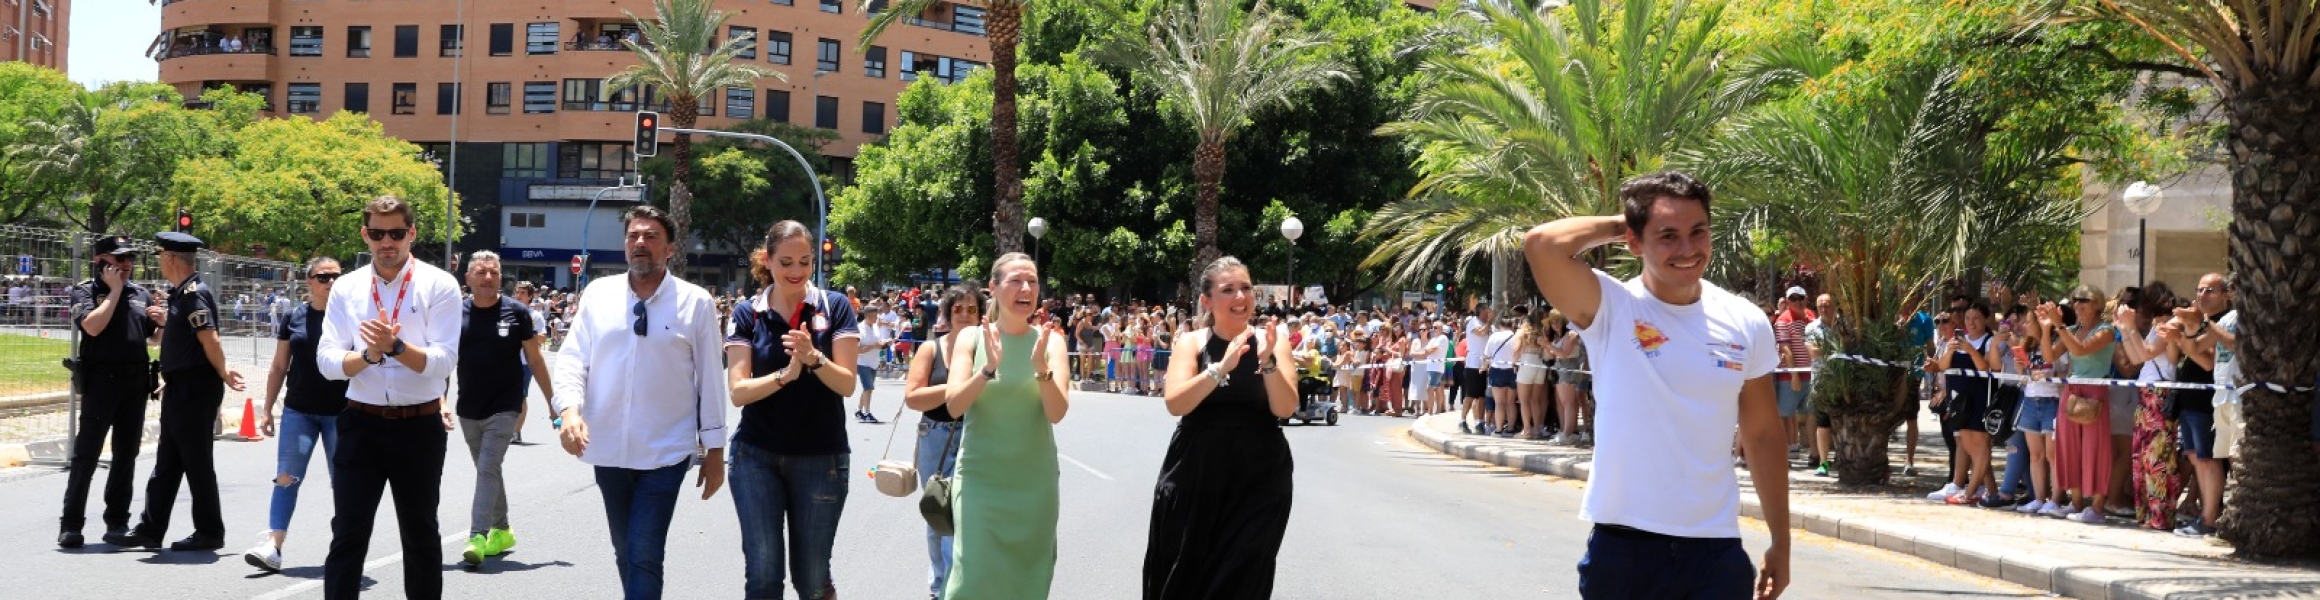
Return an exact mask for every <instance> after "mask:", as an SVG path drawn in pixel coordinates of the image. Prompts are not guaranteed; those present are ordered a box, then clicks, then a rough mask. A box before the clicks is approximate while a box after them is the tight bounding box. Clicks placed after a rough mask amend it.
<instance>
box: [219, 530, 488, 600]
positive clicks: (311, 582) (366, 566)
mask: <svg viewBox="0 0 2320 600" xmlns="http://www.w3.org/2000/svg"><path fill="white" fill-rule="evenodd" d="M466 539H467V534H465V533H454V534H451V535H448V536H444V537H443V542H442V544H441V545H445V546H449V545H451V544H452V543H453V542H459V541H464V540H466ZM399 562H403V553H401V552H396V553H394V554H389V555H386V556H381V557H379V558H376V559H372V560H371V561H370V562H367V563H363V568H362V570H363V572H365V573H368V572H370V571H371V570H372V569H377V568H379V567H384V566H387V565H391V564H395V563H399ZM318 587H322V580H321V579H308V580H306V581H301V582H298V584H297V585H292V586H290V587H286V588H282V589H279V590H274V591H272V592H268V593H266V594H263V595H259V596H254V597H251V598H250V600H282V599H283V598H288V597H291V596H296V595H299V594H303V593H306V591H307V590H312V589H314V588H318Z"/></svg>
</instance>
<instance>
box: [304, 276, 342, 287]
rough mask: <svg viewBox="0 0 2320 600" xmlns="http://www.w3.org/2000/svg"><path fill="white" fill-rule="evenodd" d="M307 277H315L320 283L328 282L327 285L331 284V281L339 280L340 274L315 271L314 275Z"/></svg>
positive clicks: (315, 280)
mask: <svg viewBox="0 0 2320 600" xmlns="http://www.w3.org/2000/svg"><path fill="white" fill-rule="evenodd" d="M307 278H309V279H313V280H314V282H315V283H320V284H326V285H327V284H329V283H330V282H332V281H337V280H338V274H337V273H315V274H313V275H308V276H307Z"/></svg>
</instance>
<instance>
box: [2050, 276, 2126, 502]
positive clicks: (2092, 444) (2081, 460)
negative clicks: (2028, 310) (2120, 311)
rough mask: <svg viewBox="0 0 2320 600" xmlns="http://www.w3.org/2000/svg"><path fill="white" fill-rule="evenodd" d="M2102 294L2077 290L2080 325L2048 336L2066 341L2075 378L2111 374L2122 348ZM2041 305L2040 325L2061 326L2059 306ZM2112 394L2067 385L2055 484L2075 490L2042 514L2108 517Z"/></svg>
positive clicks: (2073, 299)
mask: <svg viewBox="0 0 2320 600" xmlns="http://www.w3.org/2000/svg"><path fill="white" fill-rule="evenodd" d="M2101 297H2102V296H2101V295H2100V294H2098V293H2096V292H2095V290H2094V288H2092V287H2088V286H2083V285H2082V286H2079V287H2078V289H2076V290H2072V291H2071V293H2070V307H2071V311H2072V313H2073V315H2074V316H2075V317H2076V318H2077V321H2078V324H2077V325H2075V326H2071V327H2069V328H2068V329H2066V330H2056V331H2055V332H2054V333H2053V334H2052V335H2050V336H2049V338H2048V339H2051V340H2054V341H2058V342H2061V344H2060V345H2059V346H2057V347H2056V348H2055V350H2057V351H2061V350H2068V351H2069V353H2070V376H2071V377H2082V378H2102V377H2105V376H2108V375H2110V370H2111V353H2113V352H2116V351H2117V350H2118V348H2116V347H2115V345H2114V344H2113V343H2112V342H2113V338H2112V333H2113V332H2112V329H2111V326H2110V325H2108V324H2105V323H2103V322H2102V304H2101V300H2100V298H2101ZM2042 308H2043V310H2042V311H2041V314H2040V315H2039V326H2041V327H2046V328H2049V329H2055V328H2060V327H2062V322H2063V315H2062V310H2061V308H2060V307H2054V306H2047V307H2042ZM2109 395H2110V393H2109V392H2108V391H2106V390H2104V389H2103V386H2100V385H2088V384H2071V385H2069V386H2067V387H2064V388H2063V399H2062V408H2063V416H2062V419H2060V420H2058V421H2056V422H2055V425H2054V448H2053V457H2054V472H2055V481H2054V483H2053V486H2054V489H2055V492H2054V493H2055V494H2057V495H2058V496H2059V495H2060V494H2061V493H2062V492H2064V491H2068V492H2070V496H2071V502H2070V504H2068V505H2065V506H2061V507H2056V508H2051V509H2048V510H2046V511H2043V512H2041V513H2040V514H2044V515H2047V516H2052V517H2061V518H2067V519H2071V520H2074V521H2078V522H2081V523H2089V524H2100V523H2102V522H2103V515H2102V509H2103V500H2104V498H2105V496H2106V495H2107V493H2108V492H2109V490H2110V480H2111V435H2110V433H2111V432H2110V428H2111V425H2110V421H2111V416H2110V401H2109Z"/></svg>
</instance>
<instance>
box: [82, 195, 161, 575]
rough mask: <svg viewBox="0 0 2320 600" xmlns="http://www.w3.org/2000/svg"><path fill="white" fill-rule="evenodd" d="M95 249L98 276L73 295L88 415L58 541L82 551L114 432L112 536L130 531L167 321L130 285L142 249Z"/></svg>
mask: <svg viewBox="0 0 2320 600" xmlns="http://www.w3.org/2000/svg"><path fill="white" fill-rule="evenodd" d="M94 250H95V251H96V255H97V256H96V264H95V265H93V266H94V267H95V270H96V273H95V276H94V277H91V278H89V280H88V281H83V282H80V284H79V285H75V286H73V287H72V290H71V291H70V292H68V293H69V294H71V297H72V319H73V322H74V323H78V324H79V325H80V328H81V337H80V352H79V357H80V358H79V359H78V361H77V362H76V363H75V364H74V365H73V377H75V378H77V380H78V382H79V384H80V386H79V389H80V393H81V409H80V413H81V414H80V432H79V434H78V435H76V436H74V437H73V446H72V462H71V467H70V470H69V471H68V473H69V474H68V475H67V476H66V479H65V485H64V520H63V521H64V522H63V525H62V531H61V532H59V533H58V534H57V536H56V545H57V546H58V547H62V548H79V547H80V546H81V541H82V539H81V525H82V524H83V523H84V522H85V521H86V519H87V515H88V504H89V482H90V479H91V478H93V477H95V476H96V472H97V454H98V452H100V451H101V450H102V449H103V446H104V443H105V436H106V435H108V434H110V435H112V436H113V468H112V472H111V473H110V474H108V475H106V476H105V532H106V533H116V532H124V531H127V530H128V529H129V502H130V501H131V499H132V497H133V496H134V495H135V494H136V487H137V448H138V446H139V444H140V443H142V442H143V438H144V434H145V399H146V398H147V397H148V396H151V395H152V394H153V359H152V357H151V356H150V355H148V354H147V353H146V346H147V345H148V341H149V340H150V339H151V338H152V336H153V333H154V330H155V329H157V328H159V326H160V325H161V317H162V312H161V307H160V306H159V305H156V304H154V303H153V293H152V292H150V291H146V289H145V286H141V285H137V284H135V283H130V282H129V277H130V275H131V273H130V271H131V269H133V268H134V267H135V266H136V264H137V250H136V248H133V247H131V246H130V244H129V238H128V237H125V236H108V237H103V238H98V239H97V242H96V244H95V245H94Z"/></svg>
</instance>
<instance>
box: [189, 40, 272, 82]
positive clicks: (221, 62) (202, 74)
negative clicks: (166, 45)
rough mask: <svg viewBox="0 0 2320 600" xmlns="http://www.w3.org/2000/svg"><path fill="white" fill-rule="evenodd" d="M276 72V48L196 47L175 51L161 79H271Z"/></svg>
mask: <svg viewBox="0 0 2320 600" xmlns="http://www.w3.org/2000/svg"><path fill="white" fill-rule="evenodd" d="M273 72H274V53H273V49H272V48H265V49H263V50H262V51H253V50H244V51H241V52H226V51H223V50H215V49H203V48H192V49H187V50H185V51H182V52H174V51H173V52H172V53H171V54H169V55H168V57H167V58H166V59H165V60H164V61H163V62H162V63H161V80H162V81H168V82H190V81H267V80H270V79H272V76H273Z"/></svg>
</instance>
